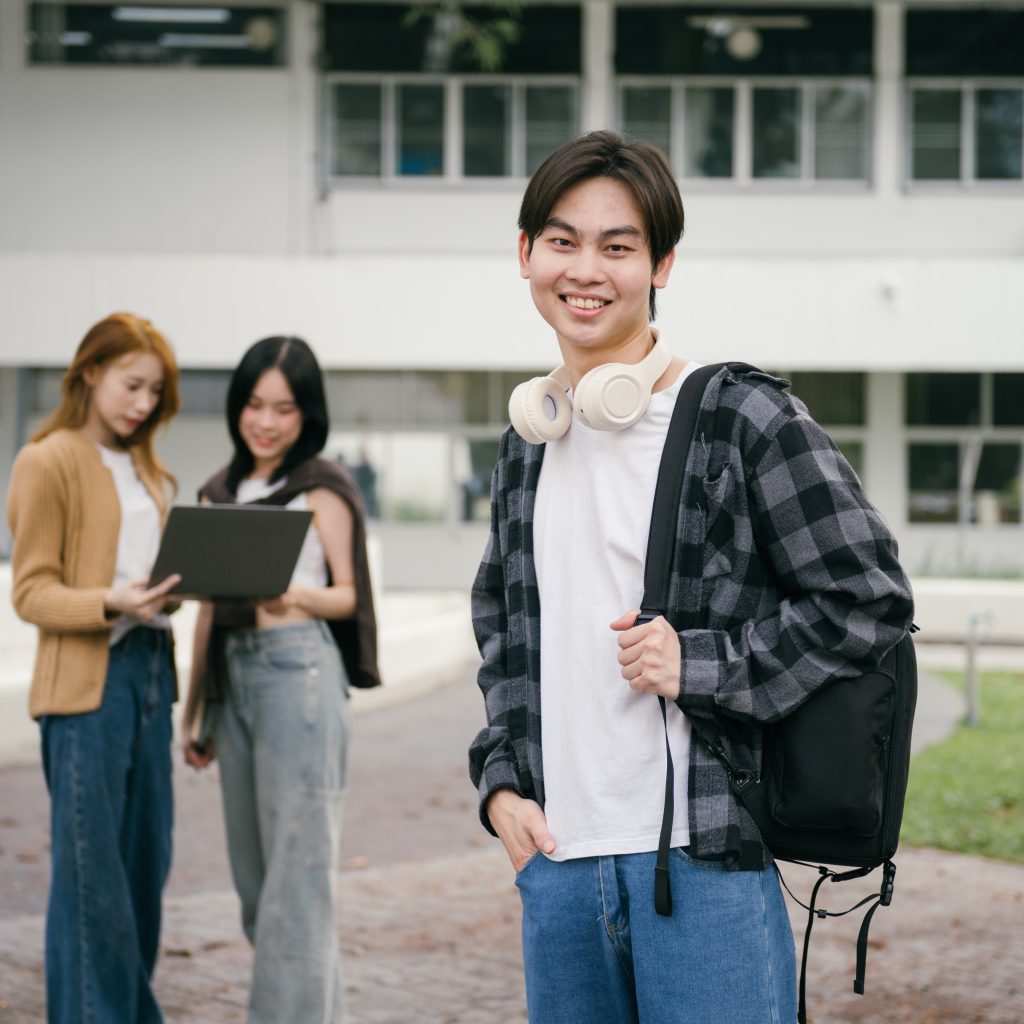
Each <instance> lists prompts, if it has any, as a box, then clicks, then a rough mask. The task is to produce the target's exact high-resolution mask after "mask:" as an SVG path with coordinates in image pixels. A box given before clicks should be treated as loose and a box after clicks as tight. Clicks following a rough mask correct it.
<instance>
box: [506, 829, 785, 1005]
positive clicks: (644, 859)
mask: <svg viewBox="0 0 1024 1024" xmlns="http://www.w3.org/2000/svg"><path fill="white" fill-rule="evenodd" d="M655 857H656V855H655V854H654V853H636V854H627V855H620V856H614V857H586V858H582V859H580V860H569V861H564V862H561V863H555V862H554V861H550V860H548V859H547V858H546V857H545V856H543V854H535V855H534V857H533V859H532V860H530V861H528V862H527V863H526V865H525V867H524V868H523V870H522V871H521V872H520V873H519V875H518V876H517V877H516V885H517V886H518V887H519V892H520V895H521V897H522V902H523V960H524V965H525V970H526V999H527V1006H528V1009H529V1015H530V1021H531V1022H533V1024H793V1022H794V1021H795V1020H796V956H795V949H794V944H793V933H792V930H791V928H790V924H789V918H788V916H787V915H786V908H785V904H784V902H783V899H782V892H781V889H780V886H779V880H778V876H777V875H776V873H775V870H774V868H771V867H769V868H766V869H764V870H763V871H729V870H727V869H726V868H724V867H723V866H721V865H719V864H715V863H709V862H707V861H698V860H694V859H692V858H691V857H689V856H688V854H687V852H686V851H685V850H683V849H676V850H673V851H672V855H671V863H670V868H669V873H670V878H671V883H672V900H673V913H672V916H671V917H661V916H660V915H658V914H657V913H656V912H655V909H654V862H655Z"/></svg>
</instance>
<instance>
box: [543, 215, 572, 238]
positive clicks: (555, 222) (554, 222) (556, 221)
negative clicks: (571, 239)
mask: <svg viewBox="0 0 1024 1024" xmlns="http://www.w3.org/2000/svg"><path fill="white" fill-rule="evenodd" d="M548 228H554V229H555V230H556V231H564V232H565V233H566V234H567V235H576V236H577V237H579V231H577V230H576V228H574V227H573V226H572V225H571V224H569V223H568V222H567V221H564V220H562V219H561V218H560V217H551V218H550V219H549V220H548V222H547V224H545V225H544V230H545V231H547V230H548Z"/></svg>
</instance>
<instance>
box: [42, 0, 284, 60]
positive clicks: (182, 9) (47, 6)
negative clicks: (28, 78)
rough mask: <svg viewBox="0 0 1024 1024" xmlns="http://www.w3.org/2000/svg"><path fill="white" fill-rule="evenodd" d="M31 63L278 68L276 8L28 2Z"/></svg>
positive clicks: (280, 48) (280, 47) (280, 29)
mask: <svg viewBox="0 0 1024 1024" xmlns="http://www.w3.org/2000/svg"><path fill="white" fill-rule="evenodd" d="M28 15H29V17H28V24H29V29H28V35H27V40H28V56H29V63H31V64H106V65H110V64H128V65H156V66H167V65H181V66H186V67H222V68H223V67H246V68H254V67H279V66H281V65H283V64H284V63H285V59H286V58H285V32H284V26H285V12H284V11H283V10H282V9H281V7H279V6H278V7H269V6H240V5H235V4H217V6H215V7H214V6H209V5H200V4H195V5H191V6H186V5H177V4H176V5H174V6H170V5H163V6H156V5H153V4H92V3H32V4H29V12H28Z"/></svg>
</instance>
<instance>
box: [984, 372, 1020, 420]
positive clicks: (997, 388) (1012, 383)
mask: <svg viewBox="0 0 1024 1024" xmlns="http://www.w3.org/2000/svg"><path fill="white" fill-rule="evenodd" d="M992 399H993V401H992V423H993V424H994V425H995V426H997V427H1024V373H997V374H994V375H993V377H992Z"/></svg>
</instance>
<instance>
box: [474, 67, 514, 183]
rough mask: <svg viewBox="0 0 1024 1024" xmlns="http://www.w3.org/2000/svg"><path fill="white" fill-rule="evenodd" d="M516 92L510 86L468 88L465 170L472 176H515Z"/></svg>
mask: <svg viewBox="0 0 1024 1024" xmlns="http://www.w3.org/2000/svg"><path fill="white" fill-rule="evenodd" d="M511 108H512V89H511V87H510V86H507V85H467V86H466V87H465V88H464V89H463V90H462V132H463V142H462V170H463V173H464V174H467V175H470V176H481V177H483V176H489V177H499V178H500V177H507V176H508V175H509V174H511V173H512V147H511V144H510V140H509V130H510V126H511Z"/></svg>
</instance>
